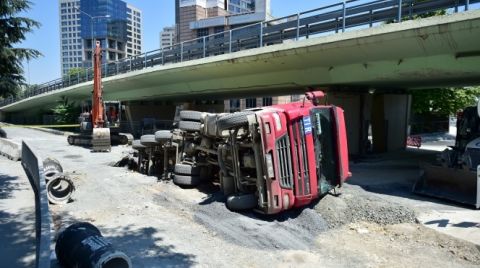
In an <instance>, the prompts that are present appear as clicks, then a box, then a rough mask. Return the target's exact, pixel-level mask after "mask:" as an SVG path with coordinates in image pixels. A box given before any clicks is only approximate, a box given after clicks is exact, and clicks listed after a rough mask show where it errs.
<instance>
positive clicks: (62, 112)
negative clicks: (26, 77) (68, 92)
mask: <svg viewBox="0 0 480 268" xmlns="http://www.w3.org/2000/svg"><path fill="white" fill-rule="evenodd" d="M52 112H53V116H54V119H55V122H56V123H59V124H68V123H75V122H76V119H77V117H78V113H79V109H78V107H77V106H76V105H75V103H73V102H69V101H68V98H67V97H62V99H61V100H60V101H59V102H58V104H57V106H55V108H53V109H52Z"/></svg>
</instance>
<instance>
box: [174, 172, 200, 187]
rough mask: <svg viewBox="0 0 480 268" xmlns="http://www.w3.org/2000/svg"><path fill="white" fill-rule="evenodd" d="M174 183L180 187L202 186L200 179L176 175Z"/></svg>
mask: <svg viewBox="0 0 480 268" xmlns="http://www.w3.org/2000/svg"><path fill="white" fill-rule="evenodd" d="M173 183H175V184H176V185H179V186H197V185H199V184H200V177H198V176H191V175H180V174H175V175H174V177H173Z"/></svg>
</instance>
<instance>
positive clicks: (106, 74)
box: [105, 62, 108, 77]
mask: <svg viewBox="0 0 480 268" xmlns="http://www.w3.org/2000/svg"><path fill="white" fill-rule="evenodd" d="M107 76H108V64H107V63H106V62H105V77H107Z"/></svg>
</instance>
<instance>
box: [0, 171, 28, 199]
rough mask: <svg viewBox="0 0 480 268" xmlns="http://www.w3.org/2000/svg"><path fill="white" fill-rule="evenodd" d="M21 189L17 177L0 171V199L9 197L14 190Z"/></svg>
mask: <svg viewBox="0 0 480 268" xmlns="http://www.w3.org/2000/svg"><path fill="white" fill-rule="evenodd" d="M20 189H23V187H22V185H21V183H19V180H18V177H12V176H9V175H6V174H3V173H0V199H8V198H11V197H12V195H13V192H14V191H17V190H20Z"/></svg>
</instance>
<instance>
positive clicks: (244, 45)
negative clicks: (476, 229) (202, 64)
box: [0, 0, 480, 107]
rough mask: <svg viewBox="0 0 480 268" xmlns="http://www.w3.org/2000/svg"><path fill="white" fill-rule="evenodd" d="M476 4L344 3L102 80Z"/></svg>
mask: <svg viewBox="0 0 480 268" xmlns="http://www.w3.org/2000/svg"><path fill="white" fill-rule="evenodd" d="M475 3H480V0H427V1H419V0H374V1H370V2H367V3H365V1H364V0H349V1H343V2H339V3H336V4H332V5H328V6H324V7H321V8H317V9H313V10H309V11H306V12H301V13H298V14H294V15H291V16H286V17H282V18H278V19H274V20H270V21H266V22H259V23H256V24H251V25H247V26H243V27H239V28H234V29H231V30H228V31H225V32H221V33H216V34H213V35H208V36H203V37H200V38H196V39H193V40H189V41H185V42H181V43H179V44H175V45H173V46H171V47H166V48H163V49H158V50H153V51H149V52H146V53H144V54H140V55H137V56H133V57H128V58H124V59H122V60H119V61H117V62H112V63H105V64H103V65H102V69H103V70H102V71H103V72H102V75H103V77H110V76H115V75H118V74H123V73H128V72H132V71H137V70H141V69H145V68H148V67H153V66H159V65H166V64H172V63H178V62H184V61H190V60H195V59H202V58H207V57H211V56H216V55H221V54H227V53H234V52H238V51H242V50H247V49H253V48H259V47H264V46H270V45H274V44H281V43H283V42H285V41H288V40H293V41H298V40H301V39H308V38H311V37H314V36H318V35H322V34H323V35H324V34H329V33H338V32H345V31H346V30H348V29H352V30H355V29H358V28H361V27H374V26H376V25H378V24H381V23H390V22H401V21H402V19H412V18H414V17H415V16H419V15H423V14H427V13H430V12H434V11H438V10H445V9H452V11H453V12H459V11H464V10H469V8H470V5H472V4H475ZM92 79H93V70H92V69H91V68H90V69H87V70H86V71H85V72H84V73H78V74H77V75H70V76H68V75H67V76H65V77H63V78H59V79H56V80H53V81H50V82H47V83H45V84H42V85H40V86H39V87H38V88H37V89H34V90H31V91H28V92H25V93H24V94H23V95H22V96H20V97H16V98H13V97H10V98H7V99H4V100H1V101H0V107H3V106H5V105H8V104H11V103H14V102H17V101H19V100H22V99H25V98H29V97H33V96H37V95H40V94H43V93H47V92H51V91H55V90H58V89H62V88H66V87H69V86H73V85H76V84H79V83H84V82H87V81H91V80H92Z"/></svg>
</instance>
